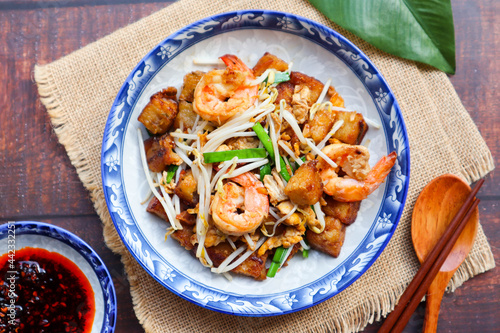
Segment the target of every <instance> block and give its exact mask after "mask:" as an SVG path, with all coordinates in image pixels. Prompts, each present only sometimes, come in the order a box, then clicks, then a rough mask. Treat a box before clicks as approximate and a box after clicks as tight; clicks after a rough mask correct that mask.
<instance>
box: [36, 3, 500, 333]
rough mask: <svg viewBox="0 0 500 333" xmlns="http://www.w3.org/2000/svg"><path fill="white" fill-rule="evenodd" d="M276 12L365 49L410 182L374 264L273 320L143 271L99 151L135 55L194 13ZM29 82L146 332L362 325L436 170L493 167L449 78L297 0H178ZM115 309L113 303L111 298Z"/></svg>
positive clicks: (407, 248) (476, 171)
mask: <svg viewBox="0 0 500 333" xmlns="http://www.w3.org/2000/svg"><path fill="white" fill-rule="evenodd" d="M250 8H254V9H272V10H283V11H287V12H291V13H294V14H298V15H301V16H305V17H307V18H309V19H312V20H315V21H317V22H320V23H322V24H324V25H327V26H330V27H332V28H333V29H334V30H336V31H338V32H340V33H341V34H343V35H344V36H346V37H347V38H348V39H350V40H351V41H352V42H354V44H356V45H357V46H358V47H359V48H360V49H361V50H362V51H363V52H364V53H366V54H367V55H368V57H370V59H371V60H372V61H373V62H374V63H375V65H376V66H377V67H378V69H379V70H380V71H381V72H382V74H383V75H384V77H385V78H386V79H387V81H388V83H389V85H390V87H391V88H392V90H393V91H394V93H395V94H396V98H397V100H398V102H399V105H400V106H401V110H402V112H403V116H404V119H405V122H406V126H407V128H408V134H409V138H410V147H411V148H410V149H411V150H410V151H411V181H410V188H409V193H408V199H407V202H406V208H405V210H404V212H403V215H402V217H401V221H400V223H399V227H398V228H397V231H396V233H395V234H394V236H393V237H392V240H391V241H390V243H389V245H388V246H387V248H386V249H385V251H384V252H383V253H382V255H381V256H380V258H379V259H378V260H377V261H376V262H375V264H374V265H373V266H372V267H371V268H370V269H369V270H368V271H367V272H366V273H365V274H364V275H363V276H362V277H361V278H360V279H359V280H357V281H356V282H355V283H354V284H353V285H352V286H351V287H349V288H347V289H346V290H345V291H343V292H342V293H340V294H339V295H337V296H335V297H333V298H331V299H330V300H328V301H325V302H323V303H321V304H319V305H317V306H314V307H312V308H309V309H307V310H303V311H300V312H298V313H293V314H288V315H284V316H279V317H271V318H246V317H237V316H231V315H225V314H220V313H216V312H212V311H209V310H205V309H203V308H201V307H199V306H197V305H194V304H191V303H190V302H188V301H185V300H183V299H181V298H180V297H178V296H176V295H174V294H172V293H171V292H170V291H168V290H167V289H166V288H164V287H162V286H161V285H160V284H159V283H157V282H156V281H155V280H154V279H153V278H152V277H150V276H149V275H148V273H146V272H145V271H144V270H143V269H142V267H141V266H140V265H139V264H138V263H137V262H136V261H135V260H134V259H133V257H132V256H131V255H130V254H129V252H128V251H127V249H126V248H125V246H124V245H123V244H122V242H121V239H120V237H119V236H118V234H117V232H116V230H115V227H114V225H113V223H112V221H111V218H110V216H109V213H108V211H107V208H106V203H105V200H104V196H103V190H102V185H101V169H100V156H101V155H100V152H101V141H102V135H103V131H104V125H105V123H106V118H107V116H108V112H109V110H110V107H111V105H112V103H113V100H114V98H115V96H116V94H117V93H118V90H119V89H120V87H121V85H122V84H123V82H124V80H125V78H126V77H127V76H128V74H129V73H130V71H131V70H132V69H133V67H134V66H135V65H136V64H137V63H138V62H139V60H140V59H141V58H142V57H143V56H144V55H145V54H146V53H147V52H148V51H149V50H150V49H152V48H153V47H154V46H155V45H156V44H158V43H159V42H160V41H162V40H163V39H164V38H165V37H167V36H168V35H169V34H171V33H172V32H174V31H176V30H178V29H180V28H182V27H184V26H185V25H187V24H189V23H192V22H194V21H196V20H198V19H201V18H204V17H207V16H210V15H213V14H216V13H221V12H225V11H231V10H239V9H250ZM35 80H36V82H37V84H38V89H39V93H40V96H41V100H42V102H43V103H44V105H45V106H46V108H47V110H48V112H49V114H50V117H51V120H52V123H53V125H54V129H55V132H56V133H57V135H58V137H59V140H60V142H61V143H62V144H63V145H64V146H65V148H66V150H67V152H68V155H69V157H70V159H71V162H72V163H73V165H74V166H75V167H76V169H77V172H78V174H79V176H80V179H81V180H82V182H83V184H84V185H85V187H86V188H87V189H88V190H89V191H90V194H91V197H92V200H93V202H94V205H95V208H96V210H97V213H98V214H99V216H100V217H101V219H102V222H103V224H104V238H105V240H106V244H107V245H108V246H109V247H110V248H111V249H112V250H113V251H115V252H117V253H119V254H121V256H122V260H123V263H124V265H125V269H126V271H127V274H128V278H129V280H130V285H131V293H132V298H133V302H134V309H135V312H136V314H137V317H138V318H139V321H140V323H141V324H142V325H143V326H144V328H145V330H146V331H147V332H180V331H187V332H219V331H231V332H238V331H265V332H285V331H306V330H310V331H317V332H319V331H327V330H331V331H342V332H353V331H358V330H361V329H362V328H363V327H365V326H366V325H367V323H371V322H373V320H379V319H380V318H381V316H385V315H386V314H387V313H388V312H389V311H391V310H392V309H393V308H394V305H395V304H396V302H397V299H398V297H399V296H400V295H401V294H402V292H403V291H404V289H405V287H406V285H407V284H408V283H409V281H410V280H411V279H412V277H413V275H414V274H415V273H416V271H417V269H418V267H419V264H418V261H417V258H416V256H415V254H414V251H413V248H412V244H411V237H410V220H411V212H412V208H413V204H414V202H415V200H416V198H417V196H418V194H419V193H420V191H421V189H422V188H423V187H424V186H425V184H427V183H428V182H429V181H430V180H431V179H433V178H434V177H436V176H438V175H441V174H444V173H453V174H457V175H461V176H463V177H464V178H465V179H466V180H467V181H469V182H472V181H475V180H477V179H478V178H480V177H483V176H484V175H485V174H487V173H488V172H489V171H491V170H492V169H493V168H494V165H493V159H492V156H491V153H490V151H489V150H488V147H487V146H486V144H485V142H484V141H483V139H482V138H481V135H480V134H479V132H478V130H477V128H476V126H475V125H474V123H473V122H472V120H471V118H470V117H469V114H468V113H467V111H466V110H465V109H464V107H463V106H462V104H461V102H460V100H459V98H458V96H457V95H456V92H455V90H454V89H453V86H452V85H451V83H450V81H449V80H448V78H447V76H446V75H445V74H444V73H442V72H440V71H437V70H435V69H432V68H430V67H428V66H424V65H421V64H417V63H415V62H412V61H407V60H403V59H400V58H396V57H393V56H391V55H388V54H386V53H384V52H381V51H380V50H377V49H375V48H374V47H372V46H370V45H369V44H367V43H366V42H364V41H363V40H361V39H359V38H357V37H355V36H354V35H352V34H350V33H349V32H347V31H345V30H344V29H342V28H340V27H339V26H337V25H335V24H332V23H331V22H330V21H328V19H327V18H326V17H325V16H323V15H322V14H321V13H319V12H318V11H317V10H316V9H314V8H313V7H312V6H311V5H310V4H309V3H308V2H306V1H305V0H287V1H286V5H284V4H283V2H282V1H268V0H252V1H250V0H240V1H231V2H228V1H224V0H212V1H198V0H181V1H179V2H177V3H175V4H173V5H171V6H168V7H167V8H165V9H163V10H161V11H159V12H157V13H155V14H153V15H151V16H149V17H146V18H144V19H142V20H140V21H138V22H136V23H134V24H132V25H130V26H127V27H125V28H123V29H120V30H118V31H116V32H115V33H113V34H111V35H109V36H107V37H105V38H103V39H101V40H99V41H97V42H95V43H92V44H90V45H88V46H86V47H84V48H82V49H80V50H78V51H76V52H74V53H72V54H70V55H68V56H66V57H64V58H62V59H60V60H57V61H55V62H53V63H51V64H48V65H44V66H35ZM494 265H495V262H494V259H493V254H492V253H491V250H490V247H489V245H488V242H487V240H486V237H485V235H484V233H483V230H482V228H481V227H479V230H478V234H477V239H476V243H475V245H474V247H473V249H472V251H471V253H470V254H469V256H468V258H467V260H466V261H465V262H464V264H463V265H462V266H461V267H460V268H459V270H458V271H457V273H456V274H455V276H454V278H453V280H452V282H451V284H450V289H451V290H454V289H455V288H456V287H458V286H460V285H461V284H462V283H463V282H464V281H466V280H467V279H469V278H471V277H472V276H474V275H476V274H479V273H481V272H484V271H486V270H489V269H491V268H493V267H494ZM118 310H119V305H118Z"/></svg>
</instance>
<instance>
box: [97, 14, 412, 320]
mask: <svg viewBox="0 0 500 333" xmlns="http://www.w3.org/2000/svg"><path fill="white" fill-rule="evenodd" d="M266 51H267V52H270V53H273V54H275V55H277V56H279V57H280V58H282V59H284V60H285V61H287V62H290V61H293V63H294V65H293V70H297V71H301V72H303V73H305V74H308V75H310V76H314V77H316V78H317V79H319V80H321V81H322V82H325V81H326V80H327V79H329V78H331V79H332V85H333V86H334V87H335V88H336V90H337V91H338V92H339V93H340V95H341V96H342V97H343V98H344V100H345V104H346V108H348V109H353V110H357V111H358V112H360V113H362V114H363V115H364V116H365V117H367V118H369V119H371V120H373V121H375V122H377V123H378V124H380V126H381V127H380V129H374V128H370V129H369V131H368V133H367V135H366V137H365V139H364V140H370V144H369V150H370V154H371V157H370V165H374V164H375V163H376V162H377V161H378V160H379V159H380V158H381V157H382V156H384V155H387V154H388V153H390V152H392V151H396V153H397V154H398V158H397V162H396V165H395V166H394V167H393V169H392V171H391V173H390V174H389V176H388V177H387V179H386V182H385V183H384V184H382V185H381V186H380V188H379V189H378V190H376V191H375V192H374V193H373V194H371V195H370V196H369V198H368V199H366V200H364V201H363V202H362V204H361V208H360V211H359V214H358V218H357V220H356V222H355V223H354V224H353V225H351V226H349V227H348V228H347V231H346V237H345V242H344V246H343V247H342V251H341V254H340V256H339V257H338V258H332V257H330V256H327V255H325V254H323V253H320V252H316V251H311V253H310V255H309V258H307V259H304V258H302V257H301V256H296V257H294V258H292V260H291V261H290V263H289V266H288V267H286V268H284V269H282V270H281V271H280V272H279V273H278V274H277V275H276V277H275V278H273V279H269V278H268V279H267V280H265V281H254V280H252V279H250V278H247V277H241V276H234V278H233V281H231V282H229V281H228V280H226V279H225V278H224V277H223V276H222V275H217V274H213V273H211V272H210V270H209V269H207V268H205V267H203V266H202V265H201V264H200V263H199V261H198V260H197V259H195V258H193V257H192V256H191V255H190V253H189V252H188V251H186V250H184V249H183V248H182V247H181V246H180V245H179V244H178V243H177V242H176V241H175V240H172V239H170V238H169V239H167V240H166V241H165V237H164V236H165V231H166V228H167V225H166V223H165V222H164V221H162V220H161V219H159V218H157V217H155V216H153V215H151V214H149V213H147V212H146V207H145V206H144V205H141V204H140V203H141V201H143V200H144V197H145V196H146V193H147V191H148V187H147V183H146V180H145V178H144V172H143V170H142V166H141V161H140V157H139V145H138V142H137V134H136V132H137V128H139V127H141V126H142V125H141V124H140V123H139V122H138V121H137V117H138V116H139V114H140V112H141V111H142V109H143V108H144V106H145V105H146V104H147V103H148V101H149V98H150V96H151V95H153V94H154V93H156V92H157V91H160V90H161V89H163V88H165V87H168V86H175V87H178V88H180V87H181V85H182V80H183V77H184V75H185V74H186V73H188V72H191V71H193V70H203V71H207V70H210V69H211V68H212V67H207V66H199V65H194V63H193V60H194V59H198V60H214V59H217V58H218V57H219V56H221V55H223V54H226V53H230V54H235V55H237V56H238V57H239V58H241V59H242V60H243V61H244V62H245V63H246V64H248V65H249V66H250V67H251V66H253V65H254V64H255V63H256V62H257V60H258V59H259V58H260V57H261V56H262V54H264V52H266ZM101 168H102V183H103V188H104V195H105V198H106V202H107V205H108V209H109V212H110V214H111V217H112V219H113V222H114V224H115V227H116V230H117V231H118V233H119V234H120V236H121V238H122V240H123V242H124V244H125V245H126V246H127V248H128V249H129V251H130V253H131V254H132V255H133V256H134V257H135V259H136V260H137V262H139V263H140V264H141V265H142V266H143V267H144V269H145V270H146V271H147V272H148V273H149V274H151V276H153V277H154V278H155V279H156V280H157V281H158V282H159V283H161V284H162V285H164V286H165V287H166V288H168V289H169V290H171V291H172V292H173V293H175V294H177V295H179V296H181V297H183V298H185V299H187V300H189V301H191V302H193V303H195V304H198V305H200V306H202V307H205V308H208V309H211V310H215V311H219V312H223V313H229V314H235V315H241V316H273V315H281V314H286V313H291V312H295V311H298V310H302V309H305V308H308V307H310V306H313V305H315V304H318V303H320V302H322V301H325V300H326V299H328V298H330V297H332V296H335V295H337V294H338V293H339V292H341V291H342V290H344V289H345V288H347V287H348V286H349V285H351V284H352V283H353V282H354V281H355V280H356V279H358V278H359V277H360V276H361V275H362V274H363V273H364V272H365V271H366V270H367V269H368V268H369V267H370V266H371V265H372V264H373V263H374V262H375V260H376V259H377V258H378V256H379V255H380V253H382V251H383V250H384V248H385V246H386V245H387V243H388V242H389V240H390V238H391V236H392V234H393V233H394V231H395V229H396V227H397V224H398V221H399V218H400V216H401V213H402V211H403V207H404V203H405V199H406V194H407V191H408V184H409V174H410V154H409V142H408V136H407V133H406V128H405V125H404V121H403V118H402V115H401V111H400V109H399V106H398V104H397V102H396V100H395V98H394V94H393V93H392V91H391V90H390V89H389V87H388V85H387V83H386V82H385V80H384V79H383V77H382V75H381V74H380V72H379V71H378V70H377V69H376V68H375V67H374V65H373V64H372V63H371V62H370V60H369V59H368V58H367V57H366V56H365V55H364V54H363V53H362V52H361V51H360V50H359V49H358V48H357V47H356V46H354V45H353V44H352V43H351V42H349V41H348V40H347V39H345V38H344V37H343V36H341V35H339V34H338V33H337V32H335V31H333V30H331V29H329V28H327V27H325V26H323V25H321V24H319V23H316V22H313V21H311V20H308V19H305V18H303V17H298V16H295V15H292V14H288V13H282V12H271V11H261V10H251V11H238V12H230V13H224V14H219V15H216V16H212V17H208V18H206V19H203V20H200V21H198V22H195V23H193V24H191V25H189V26H187V27H185V28H184V29H181V30H179V31H178V32H176V33H174V34H172V35H171V36H169V37H167V38H166V39H165V40H164V41H163V42H161V43H160V44H159V45H158V46H156V47H155V48H154V49H153V50H152V51H151V52H149V53H148V54H147V55H146V56H145V57H144V58H143V59H142V60H141V61H140V63H139V64H138V65H137V66H136V68H134V70H133V71H132V73H131V74H130V75H129V77H128V78H127V80H126V81H125V83H124V85H123V86H122V88H121V90H120V92H119V93H118V95H117V97H116V100H115V102H114V103H113V106H112V108H111V111H110V114H109V117H108V121H107V124H106V129H105V132H104V138H103V143H102V157H101Z"/></svg>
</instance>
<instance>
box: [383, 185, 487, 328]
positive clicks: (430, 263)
mask: <svg viewBox="0 0 500 333" xmlns="http://www.w3.org/2000/svg"><path fill="white" fill-rule="evenodd" d="M483 183H484V179H481V180H480V181H478V182H477V184H476V185H475V186H474V188H473V189H472V191H471V193H470V194H469V196H468V197H467V199H466V200H465V202H464V204H463V205H462V207H461V208H460V210H459V211H458V213H457V215H456V216H455V217H454V218H453V220H452V221H451V222H450V224H449V225H448V227H447V228H446V230H445V232H444V233H443V235H442V236H441V238H440V239H439V241H438V242H437V243H436V245H435V246H434V248H433V249H432V251H431V252H430V253H429V255H428V256H427V258H426V260H425V261H424V263H423V264H422V266H421V267H420V269H419V270H418V272H417V274H416V275H415V277H414V278H413V280H412V281H411V283H410V284H409V285H408V288H406V291H405V292H404V293H403V295H402V296H401V298H400V299H399V302H398V305H397V306H396V307H395V309H394V311H392V312H391V313H390V314H389V316H387V318H386V319H385V321H384V323H383V325H382V326H381V327H380V329H379V331H378V332H379V333H388V332H401V331H402V330H403V328H404V327H405V326H406V323H407V322H408V320H409V319H410V317H411V314H412V313H413V312H414V311H415V309H416V307H417V306H418V304H419V303H420V301H421V300H422V297H423V296H424V295H425V293H426V291H427V289H428V288H429V286H430V284H431V283H432V281H433V280H434V278H435V277H436V275H437V273H438V272H439V269H440V268H441V266H442V265H443V263H444V261H445V260H446V258H447V257H448V255H449V253H450V251H451V249H452V248H453V245H454V244H455V242H456V240H457V239H458V237H459V236H460V234H461V232H462V230H463V229H464V228H465V225H466V224H467V221H468V220H469V218H470V216H471V214H472V213H473V211H474V209H475V208H476V207H477V205H478V204H479V200H478V199H475V196H476V194H477V192H478V191H479V189H480V188H481V186H482V185H483Z"/></svg>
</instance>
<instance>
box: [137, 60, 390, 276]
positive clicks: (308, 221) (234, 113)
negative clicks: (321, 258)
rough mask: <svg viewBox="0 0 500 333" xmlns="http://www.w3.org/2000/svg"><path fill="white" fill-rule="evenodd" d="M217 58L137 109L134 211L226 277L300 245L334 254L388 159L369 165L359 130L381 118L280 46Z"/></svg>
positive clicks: (256, 272)
mask: <svg viewBox="0 0 500 333" xmlns="http://www.w3.org/2000/svg"><path fill="white" fill-rule="evenodd" d="M214 60H215V59H214ZM220 60H221V61H222V63H223V65H222V66H221V65H216V64H215V63H216V62H215V61H214V64H213V65H212V66H210V65H207V66H205V67H207V70H206V71H193V72H187V73H185V76H184V80H183V82H178V85H175V86H164V87H161V89H158V91H157V92H156V93H154V94H153V95H152V96H150V99H149V102H148V103H147V104H146V106H145V107H144V108H143V109H142V112H140V115H139V117H138V121H139V122H140V123H141V126H140V127H139V128H138V129H137V140H138V142H139V153H140V159H141V163H142V166H143V169H144V170H143V171H140V170H139V171H138V172H140V177H142V178H144V179H146V180H147V184H148V185H149V194H148V195H146V197H145V198H144V200H143V202H142V203H141V204H142V207H143V209H144V210H146V211H147V212H149V213H151V214H154V215H156V216H158V217H159V218H161V219H163V220H164V222H162V223H164V224H165V237H166V238H167V239H168V238H171V239H173V240H175V241H176V242H178V243H179V246H178V250H179V252H181V251H189V252H190V253H191V254H192V256H193V257H195V258H197V259H198V260H199V263H200V265H203V266H205V267H206V268H204V269H206V270H210V271H211V272H212V273H213V274H220V275H223V276H225V277H226V278H227V279H229V280H231V279H233V277H234V276H235V275H244V276H247V277H250V278H253V279H255V280H265V279H269V278H274V279H279V278H280V274H279V272H280V270H286V269H293V266H294V260H291V259H292V258H293V257H294V256H301V257H303V258H302V260H307V259H305V258H307V257H308V256H309V254H310V252H311V251H320V252H322V253H325V254H327V255H328V256H331V257H334V258H336V257H338V256H339V255H340V253H341V251H342V246H343V245H344V239H345V234H346V228H349V226H350V225H352V224H355V223H356V219H357V217H358V211H359V210H360V205H361V202H362V201H363V200H365V199H367V200H369V198H370V196H371V194H372V193H373V192H374V191H375V190H377V188H378V187H379V186H380V185H381V184H383V183H384V180H385V179H386V177H387V175H388V174H389V173H390V171H391V169H392V168H393V166H394V164H395V162H396V159H397V154H396V152H390V153H389V154H388V155H387V156H382V157H381V158H380V159H379V160H378V161H376V162H375V163H372V164H373V165H370V163H369V159H370V150H371V148H370V140H366V139H365V140H364V138H365V135H366V134H367V132H369V131H380V124H378V123H377V121H374V120H371V119H368V118H367V117H364V116H363V115H362V114H361V113H358V112H356V111H355V110H350V109H347V108H345V105H344V98H343V96H341V95H340V94H339V93H338V92H337V91H336V89H335V87H334V86H333V85H332V84H331V80H327V81H326V82H321V81H319V80H317V79H316V78H314V77H313V76H310V75H308V73H307V72H298V71H294V70H293V63H291V62H290V63H287V62H285V61H284V60H282V59H281V58H280V54H271V53H268V52H266V53H265V54H264V55H263V56H262V57H261V58H260V59H259V60H258V61H257V62H256V63H254V64H250V63H244V62H243V61H242V60H241V59H240V58H238V57H237V56H235V55H233V54H225V55H221V56H220ZM252 65H253V68H252V67H251V66H252ZM345 98H347V97H345ZM285 266H288V267H285Z"/></svg>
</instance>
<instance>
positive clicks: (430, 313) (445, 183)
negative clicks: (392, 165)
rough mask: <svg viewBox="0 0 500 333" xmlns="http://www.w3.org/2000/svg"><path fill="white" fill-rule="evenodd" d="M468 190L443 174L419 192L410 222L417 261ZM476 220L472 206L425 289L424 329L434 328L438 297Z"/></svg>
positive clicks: (468, 247) (463, 254) (466, 248)
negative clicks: (458, 235) (451, 246)
mask: <svg viewBox="0 0 500 333" xmlns="http://www.w3.org/2000/svg"><path fill="white" fill-rule="evenodd" d="M470 192H471V188H470V186H469V185H468V184H467V183H466V182H464V181H463V180H462V179H461V178H459V177H457V176H455V175H451V174H446V175H442V176H439V177H437V178H435V179H434V180H432V181H431V182H430V183H429V184H428V185H427V186H426V187H425V188H424V189H423V191H422V193H420V195H419V197H418V199H417V202H416V203H415V207H414V208H413V216H412V223H411V238H412V241H413V247H414V248H415V252H416V253H417V257H418V260H419V261H420V263H422V262H423V261H424V260H425V258H426V257H427V255H428V253H429V252H430V251H431V250H432V248H433V247H434V246H435V245H436V243H437V241H438V240H439V238H440V237H441V235H442V234H443V233H444V231H445V229H446V227H447V226H448V224H449V223H450V222H451V220H452V219H453V217H454V216H455V215H456V214H457V212H458V210H459V209H460V207H461V206H462V204H463V203H464V202H465V200H466V198H467V195H468V194H469V193H470ZM478 220H479V210H478V209H477V208H476V209H475V211H474V213H473V215H472V216H471V218H470V219H469V221H468V222H467V225H466V226H465V229H464V230H463V231H462V233H461V234H460V237H459V238H458V240H457V242H456V243H455V246H454V247H453V249H452V250H451V252H450V254H449V255H448V258H446V261H445V262H444V264H443V265H442V266H441V269H440V271H439V273H438V274H437V276H436V278H435V279H434V280H433V281H432V284H431V285H430V287H429V289H428V291H427V296H426V297H427V305H426V309H425V320H424V332H436V330H437V324H438V316H439V308H440V305H441V299H442V298H443V294H444V291H445V289H446V287H447V285H448V283H449V282H450V279H451V277H452V276H453V274H454V273H455V271H456V270H457V268H458V267H459V266H460V264H461V263H462V262H463V261H464V260H465V257H466V256H467V254H468V253H469V251H470V250H471V248H472V245H473V244H474V239H475V237H476V232H477V224H478Z"/></svg>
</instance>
